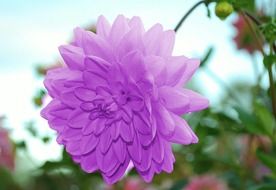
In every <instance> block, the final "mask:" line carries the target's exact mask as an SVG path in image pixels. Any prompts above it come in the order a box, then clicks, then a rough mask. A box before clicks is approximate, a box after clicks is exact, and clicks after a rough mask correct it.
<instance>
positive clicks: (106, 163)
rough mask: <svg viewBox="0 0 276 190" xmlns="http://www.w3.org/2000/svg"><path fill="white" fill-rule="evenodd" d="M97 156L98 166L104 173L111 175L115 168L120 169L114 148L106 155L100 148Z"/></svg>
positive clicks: (97, 150)
mask: <svg viewBox="0 0 276 190" xmlns="http://www.w3.org/2000/svg"><path fill="white" fill-rule="evenodd" d="M96 156H97V158H96V159H97V164H98V166H99V169H100V170H101V171H102V172H103V173H109V172H110V171H112V170H113V169H114V168H115V167H118V160H117V158H116V155H115V154H114V152H113V149H112V148H110V149H109V150H108V151H107V153H106V154H102V152H101V150H100V147H97V149H96Z"/></svg>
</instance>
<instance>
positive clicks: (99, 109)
mask: <svg viewBox="0 0 276 190" xmlns="http://www.w3.org/2000/svg"><path fill="white" fill-rule="evenodd" d="M74 32H75V39H74V42H72V43H71V44H70V45H64V46H61V47H60V48H59V50H60V53H61V56H62V57H63V60H64V62H65V64H66V67H63V68H58V69H53V70H50V71H48V72H47V75H46V79H45V81H44V84H45V87H46V88H47V90H48V92H49V95H50V96H51V97H52V101H51V102H50V103H49V104H48V105H47V106H46V107H45V108H44V109H43V110H42V116H43V117H44V118H45V119H47V120H48V123H49V125H50V127H51V128H53V129H54V130H56V131H57V133H58V138H57V142H58V143H60V144H63V145H64V146H65V148H66V151H67V152H68V153H69V154H70V155H71V156H72V158H73V160H74V161H75V162H76V163H79V164H80V166H81V168H82V169H83V170H84V171H86V172H88V173H90V172H95V171H99V172H100V173H101V174H102V176H103V178H104V179H105V181H106V182H107V183H109V184H112V183H115V182H117V181H118V180H120V179H121V178H122V177H123V176H124V174H125V173H126V170H127V168H128V167H129V165H133V166H134V167H135V169H136V171H137V172H138V173H139V174H140V175H141V176H142V178H143V179H144V180H145V181H147V182H150V181H151V180H152V178H153V176H154V174H155V173H160V172H161V171H166V172H172V170H173V163H174V161H175V159H174V156H173V153H172V148H171V145H172V143H180V144H185V145H187V144H190V143H196V142H197V141H198V139H197V137H196V135H195V134H194V133H193V131H192V130H191V128H190V127H189V126H188V124H187V123H186V122H185V120H183V119H182V118H181V115H183V114H186V113H190V112H194V111H198V110H201V109H204V108H206V107H207V106H208V100H206V99H205V98H203V97H201V96H200V95H199V94H197V93H195V92H193V91H191V90H188V89H185V88H182V87H183V85H185V83H186V82H187V81H188V80H189V79H190V78H191V76H192V75H193V73H194V72H195V70H196V69H197V67H198V66H199V61H198V60H196V59H189V58H187V57H184V56H172V50H173V46H174V37H175V33H174V32H173V31H171V30H169V31H163V28H162V26H161V25H160V24H156V25H154V26H153V27H151V28H150V29H149V30H148V31H145V29H144V27H143V24H142V22H141V20H140V19H139V18H138V17H133V18H132V19H127V18H125V17H124V16H118V17H117V18H116V20H115V21H114V23H113V24H112V25H110V24H109V23H108V22H107V21H106V19H105V18H104V17H103V16H101V17H99V19H98V23H97V34H94V33H92V32H88V31H84V30H82V29H80V28H76V29H75V31H74Z"/></svg>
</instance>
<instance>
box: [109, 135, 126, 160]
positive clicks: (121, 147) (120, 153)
mask: <svg viewBox="0 0 276 190" xmlns="http://www.w3.org/2000/svg"><path fill="white" fill-rule="evenodd" d="M112 148H113V151H114V153H115V155H116V157H117V158H118V161H119V162H120V163H121V164H122V163H124V161H125V158H126V153H127V151H126V143H125V142H123V141H122V140H121V138H119V139H118V140H117V141H116V142H114V143H113V145H112Z"/></svg>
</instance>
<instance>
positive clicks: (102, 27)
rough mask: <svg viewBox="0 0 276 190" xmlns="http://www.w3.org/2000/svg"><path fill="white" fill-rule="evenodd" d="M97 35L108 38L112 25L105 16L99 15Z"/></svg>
mask: <svg viewBox="0 0 276 190" xmlns="http://www.w3.org/2000/svg"><path fill="white" fill-rule="evenodd" d="M96 28H97V35H99V36H101V37H102V38H104V39H107V37H108V36H109V32H110V29H111V26H110V24H109V22H108V21H107V20H106V18H105V17H104V16H102V15H101V16H99V18H98V21H97V27H96Z"/></svg>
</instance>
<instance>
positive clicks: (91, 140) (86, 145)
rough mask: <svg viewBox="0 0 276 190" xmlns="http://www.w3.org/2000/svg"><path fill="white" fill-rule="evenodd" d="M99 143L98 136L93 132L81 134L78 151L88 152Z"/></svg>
mask: <svg viewBox="0 0 276 190" xmlns="http://www.w3.org/2000/svg"><path fill="white" fill-rule="evenodd" d="M98 143H99V138H98V137H96V136H94V135H93V134H91V135H87V136H83V137H82V138H81V142H80V151H81V153H82V154H83V155H85V154H88V153H89V154H90V153H91V152H92V151H94V150H95V148H96V147H97V145H98Z"/></svg>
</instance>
